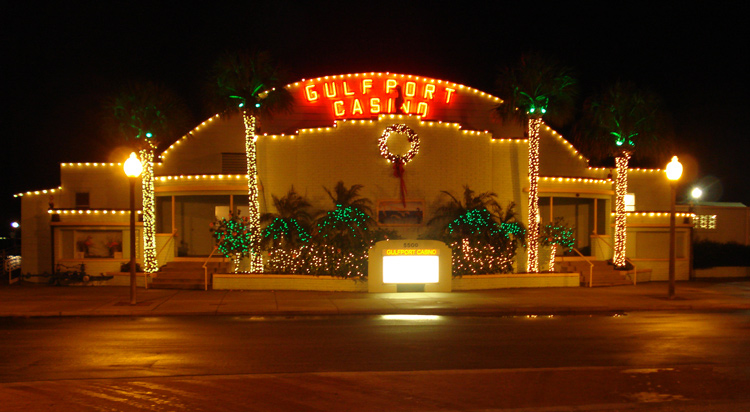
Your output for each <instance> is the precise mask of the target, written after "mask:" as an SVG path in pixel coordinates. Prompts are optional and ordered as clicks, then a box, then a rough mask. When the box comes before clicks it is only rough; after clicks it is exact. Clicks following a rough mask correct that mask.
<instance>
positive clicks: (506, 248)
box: [427, 186, 526, 276]
mask: <svg viewBox="0 0 750 412" xmlns="http://www.w3.org/2000/svg"><path fill="white" fill-rule="evenodd" d="M442 193H443V194H444V195H446V196H447V197H448V201H447V202H444V203H443V204H442V205H441V206H439V207H438V208H437V210H436V213H435V216H434V217H433V218H432V219H430V221H429V222H428V223H427V224H428V225H429V226H431V229H432V233H431V234H430V235H428V237H430V238H433V239H437V240H440V241H442V242H445V243H446V244H447V245H448V246H450V248H451V251H452V255H453V259H452V264H453V276H463V275H480V274H492V273H510V272H512V271H513V260H514V258H515V256H516V249H517V248H518V246H520V245H521V244H523V243H524V241H525V236H526V229H525V228H524V227H523V225H522V224H521V222H519V221H518V219H517V215H516V212H515V209H514V208H515V205H514V204H513V203H512V202H511V203H510V204H509V205H508V207H507V208H505V210H503V209H502V207H501V206H500V204H499V203H498V202H497V200H496V198H497V195H496V194H495V193H492V192H482V193H475V192H474V191H473V190H471V189H469V187H468V186H464V193H463V199H459V198H457V197H456V196H454V195H453V194H451V193H450V192H446V191H443V192H442Z"/></svg>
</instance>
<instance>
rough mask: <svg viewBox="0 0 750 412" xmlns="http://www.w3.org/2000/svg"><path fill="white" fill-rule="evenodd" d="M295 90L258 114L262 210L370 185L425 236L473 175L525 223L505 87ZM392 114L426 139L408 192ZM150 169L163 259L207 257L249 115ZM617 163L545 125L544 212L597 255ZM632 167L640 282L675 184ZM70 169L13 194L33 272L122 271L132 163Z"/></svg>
mask: <svg viewBox="0 0 750 412" xmlns="http://www.w3.org/2000/svg"><path fill="white" fill-rule="evenodd" d="M287 88H288V90H289V91H290V92H291V93H292V94H293V96H294V98H295V105H294V108H293V111H292V112H290V113H277V114H274V116H273V117H272V118H261V119H260V122H259V124H260V130H259V133H258V139H257V151H258V155H257V156H258V178H259V181H258V186H259V193H260V203H261V211H262V212H265V211H272V208H273V206H272V199H271V196H272V195H275V196H277V197H281V196H283V195H284V194H286V193H287V191H288V190H289V189H290V187H292V186H294V188H295V190H296V191H297V192H298V193H299V194H301V195H302V196H304V197H306V198H307V199H308V200H309V201H310V202H311V203H312V204H313V206H314V207H316V208H320V209H324V208H328V207H329V203H330V199H329V198H328V196H327V194H326V193H325V191H324V190H323V187H327V188H332V187H333V186H334V185H335V184H336V183H337V182H339V181H343V182H344V183H345V184H346V185H347V186H350V185H352V184H361V185H363V186H364V188H363V190H362V192H361V194H362V195H363V196H365V197H367V198H369V199H371V200H372V201H373V206H374V209H375V212H376V213H375V214H376V218H377V220H378V222H379V224H381V225H384V226H386V227H390V228H392V229H394V230H396V231H397V232H398V233H399V235H400V236H401V237H403V238H412V239H416V238H418V237H419V236H420V235H421V234H423V233H425V232H426V231H427V227H426V222H427V221H428V220H429V219H430V217H431V216H432V215H433V214H434V211H435V209H436V207H437V205H438V204H439V202H440V201H444V200H445V197H444V195H443V194H441V191H449V192H451V193H453V194H455V195H457V196H459V195H460V194H461V193H462V192H463V188H464V186H465V185H468V186H469V187H470V188H471V189H472V190H474V191H475V192H494V193H496V194H497V195H498V200H499V202H500V203H501V205H502V206H503V207H505V206H507V205H508V204H509V203H510V202H513V203H515V205H516V210H517V212H518V213H519V216H520V217H521V220H522V221H524V222H527V221H528V186H529V185H528V182H529V180H528V140H527V139H526V138H525V137H524V129H523V128H522V127H521V126H520V125H517V124H515V123H509V122H503V121H502V120H500V119H498V118H497V117H496V116H495V115H493V109H494V108H495V107H496V106H497V105H499V104H502V100H501V99H499V98H498V97H495V96H492V95H490V94H488V93H485V92H482V91H479V90H476V89H473V88H470V87H467V86H464V85H460V84H456V83H452V82H450V81H445V80H438V79H432V78H425V77H421V76H414V75H404V74H395V73H354V74H345V75H335V76H325V77H319V78H315V79H303V80H301V81H299V82H296V83H293V84H289V85H287ZM401 103H402V104H401ZM398 107H400V108H401V110H399V109H398ZM394 125H405V126H406V127H408V129H410V130H411V131H412V132H413V133H414V134H416V136H418V140H419V150H418V152H417V153H416V155H414V157H413V158H412V159H411V160H410V161H409V162H408V163H406V164H405V165H404V168H403V172H404V173H403V178H404V188H405V196H404V198H403V199H402V194H401V183H400V179H399V178H397V177H394V171H393V165H392V164H391V163H389V162H388V161H387V160H386V158H385V157H384V155H383V153H382V151H381V148H380V147H379V140H380V138H381V136H382V135H383V132H384V130H386V129H387V128H389V127H391V126H394ZM393 136H394V137H393V138H390V139H389V140H388V144H387V147H386V150H387V151H388V152H390V153H406V152H408V151H409V149H410V148H411V147H412V146H411V145H410V142H409V141H408V139H406V138H405V137H404V136H403V135H401V134H394V135H393ZM123 161H124V159H123ZM154 171H155V195H156V209H157V211H156V221H155V224H156V231H157V235H156V237H157V248H156V249H157V254H158V255H157V260H158V264H159V265H160V266H161V265H164V264H166V263H169V262H172V261H180V260H186V261H187V260H191V259H192V260H201V259H202V260H205V259H206V257H207V256H208V255H209V254H210V253H211V251H212V250H213V246H214V243H213V239H212V237H211V234H210V232H209V230H208V227H209V224H210V223H211V222H213V221H214V220H215V219H216V218H217V217H223V216H226V215H227V214H228V212H229V211H230V210H235V209H240V210H241V211H242V210H245V211H246V210H247V197H248V196H247V178H246V175H245V173H246V162H245V130H244V125H243V121H242V118H241V116H239V115H238V116H234V117H229V118H223V117H222V118H220V117H219V116H218V115H217V116H214V117H212V118H210V119H207V120H206V121H204V122H202V123H201V124H199V125H197V126H196V127H195V128H194V129H193V130H192V131H191V132H189V133H188V134H187V135H185V136H183V137H182V138H180V139H179V140H177V141H176V142H174V143H173V144H172V145H171V146H169V147H168V148H167V149H166V150H164V151H163V152H161V153H157V162H156V164H155V166H154ZM614 173H616V172H615V171H614V170H613V169H610V168H597V167H591V166H589V161H588V159H587V158H586V157H585V156H584V155H582V154H581V153H579V152H578V150H577V149H576V148H575V147H573V145H571V144H570V143H568V141H567V140H566V139H565V138H564V137H563V136H561V135H560V134H558V133H557V132H556V131H555V130H552V129H551V128H549V127H547V126H542V128H541V142H540V178H539V198H540V199H539V202H540V210H541V220H542V224H546V223H550V222H553V221H554V220H555V218H557V217H562V218H564V219H565V222H567V224H568V225H570V226H571V227H573V228H574V234H575V248H576V249H577V250H579V251H581V252H582V254H583V255H584V256H586V257H587V258H588V259H591V260H605V259H609V258H611V257H612V253H613V251H612V246H611V245H613V232H614V215H613V213H612V211H613V210H614V190H613V184H614V178H613V174H614ZM628 173H629V176H628V183H629V184H628V192H629V194H630V195H631V196H629V199H630V204H629V208H630V211H629V212H628V220H627V256H628V258H629V259H630V260H631V261H632V263H633V264H634V265H635V266H636V267H637V268H638V270H639V271H641V272H642V273H643V274H644V276H647V277H646V278H644V279H639V280H665V279H666V278H667V267H668V239H669V216H668V210H669V202H670V198H669V193H670V192H669V183H668V181H667V179H666V177H665V174H664V173H663V171H662V170H660V169H630V171H629V172H628ZM60 175H61V181H60V186H59V187H57V188H49V189H45V190H34V191H29V192H26V193H19V194H17V196H21V197H22V225H23V231H24V232H23V235H24V236H23V241H22V253H23V268H22V271H23V273H42V272H49V271H51V270H53V268H54V266H55V265H56V264H57V263H64V264H74V263H81V262H84V263H86V265H87V271H88V272H89V273H93V274H98V273H106V272H117V271H119V270H120V266H121V265H122V264H123V263H125V262H127V261H128V256H129V248H130V245H128V244H127V243H128V242H127V239H128V236H129V223H128V222H129V220H128V219H129V212H128V193H129V192H128V190H129V189H128V180H127V177H126V176H125V175H124V173H123V169H122V164H121V163H93V162H92V163H63V164H61V166H60ZM139 197H140V196H139ZM137 202H138V203H140V200H139V199H137ZM243 208H244V209H243ZM685 216H687V214H685ZM685 216H682V217H678V219H677V222H678V226H677V240H676V245H677V261H676V271H677V279H687V278H688V273H689V253H690V248H689V233H690V232H689V228H690V227H691V225H692V224H691V223H688V222H687V221H686V220H683V218H684V217H685ZM142 225H143V223H142V219H139V223H138V224H137V227H136V231H137V236H136V239H138V240H137V242H136V246H135V247H136V254H137V258H138V259H142V256H143V253H142V243H143V242H142V241H141V232H142V228H143V226H142ZM517 256H518V258H517V259H518V262H516V265H515V267H516V268H517V271H523V270H524V269H525V267H526V264H525V256H526V253H525V251H522V250H521V251H519V253H518V254H517ZM579 259H580V258H579ZM541 269H542V270H544V269H545V268H544V262H542V264H541ZM639 276H640V275H639Z"/></svg>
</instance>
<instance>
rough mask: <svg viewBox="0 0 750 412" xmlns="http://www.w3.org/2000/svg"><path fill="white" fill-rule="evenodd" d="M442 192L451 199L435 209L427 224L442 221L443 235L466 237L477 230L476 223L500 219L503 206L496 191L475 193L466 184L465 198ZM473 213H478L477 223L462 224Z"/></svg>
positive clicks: (486, 222) (487, 222)
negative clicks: (498, 200)
mask: <svg viewBox="0 0 750 412" xmlns="http://www.w3.org/2000/svg"><path fill="white" fill-rule="evenodd" d="M441 193H442V194H444V195H446V196H448V198H449V201H448V202H447V203H444V204H442V205H440V206H439V207H438V208H437V209H436V210H435V213H434V215H433V217H432V218H431V219H430V220H429V221H428V222H427V225H428V226H429V225H433V224H435V223H437V222H440V223H441V225H440V231H441V233H440V235H441V236H443V237H448V238H454V237H458V238H461V239H462V238H466V237H468V236H470V235H471V234H473V233H475V232H476V230H477V227H476V224H480V225H482V224H485V225H486V224H489V223H490V222H492V221H496V220H499V219H500V217H499V214H498V213H499V212H500V211H501V210H502V208H501V207H500V204H499V203H498V202H497V194H496V193H494V192H482V193H479V194H475V193H476V192H474V191H473V190H471V189H470V188H469V186H464V193H463V199H459V198H457V197H456V196H454V195H453V194H452V193H450V192H448V191H445V190H443V191H441ZM477 211H480V212H477ZM471 215H476V218H477V219H475V223H476V224H474V225H472V224H469V225H464V224H460V223H461V222H462V221H465V220H468V217H469V216H471Z"/></svg>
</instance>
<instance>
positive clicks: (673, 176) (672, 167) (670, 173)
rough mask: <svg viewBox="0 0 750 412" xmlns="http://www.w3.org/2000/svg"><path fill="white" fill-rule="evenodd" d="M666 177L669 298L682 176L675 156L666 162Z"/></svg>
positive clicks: (672, 290) (672, 283)
mask: <svg viewBox="0 0 750 412" xmlns="http://www.w3.org/2000/svg"><path fill="white" fill-rule="evenodd" d="M666 172H667V179H669V186H670V188H671V194H672V197H671V200H670V202H669V299H673V298H674V277H675V276H674V261H675V245H674V240H675V239H674V238H675V223H674V214H675V213H674V209H675V203H676V200H677V181H678V180H680V176H682V164H681V163H680V161H679V160H677V156H672V161H671V162H669V163H668V164H667V169H666Z"/></svg>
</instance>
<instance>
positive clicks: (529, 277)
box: [453, 273, 581, 290]
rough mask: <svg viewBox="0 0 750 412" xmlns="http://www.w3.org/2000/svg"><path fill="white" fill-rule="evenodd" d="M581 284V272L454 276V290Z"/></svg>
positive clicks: (555, 286)
mask: <svg viewBox="0 0 750 412" xmlns="http://www.w3.org/2000/svg"><path fill="white" fill-rule="evenodd" d="M580 285H581V281H580V273H535V274H528V273H522V274H507V275H467V276H463V277H458V278H453V290H482V289H507V288H563V287H579V286H580Z"/></svg>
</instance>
